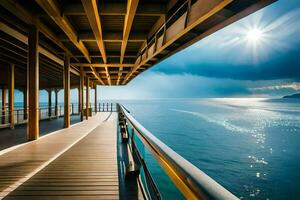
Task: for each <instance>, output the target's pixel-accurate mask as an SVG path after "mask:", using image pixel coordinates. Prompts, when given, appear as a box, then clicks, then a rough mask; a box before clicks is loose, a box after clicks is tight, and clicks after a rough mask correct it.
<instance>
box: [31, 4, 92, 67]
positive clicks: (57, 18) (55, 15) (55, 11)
mask: <svg viewBox="0 0 300 200" xmlns="http://www.w3.org/2000/svg"><path fill="white" fill-rule="evenodd" d="M36 2H37V3H38V4H39V6H40V7H41V8H43V10H44V11H45V12H46V13H47V14H48V15H49V16H50V17H51V18H52V20H53V21H54V22H55V23H56V24H57V25H58V26H59V27H60V28H61V29H62V30H63V32H64V33H65V34H66V35H67V36H68V38H69V39H70V41H71V42H72V43H73V44H74V45H75V46H76V47H77V48H78V50H80V51H81V53H82V54H83V55H84V56H85V58H86V59H87V61H88V62H90V61H91V60H90V56H89V52H88V50H87V49H86V47H85V46H84V44H83V42H80V41H78V40H77V34H76V31H75V29H74V27H73V26H72V25H71V23H70V22H69V20H68V19H67V18H66V17H65V16H61V13H62V12H61V9H60V7H59V5H58V3H57V2H56V1H55V0H47V1H45V0H36Z"/></svg>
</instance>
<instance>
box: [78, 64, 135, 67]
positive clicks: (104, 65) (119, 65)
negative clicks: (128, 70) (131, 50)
mask: <svg viewBox="0 0 300 200" xmlns="http://www.w3.org/2000/svg"><path fill="white" fill-rule="evenodd" d="M72 65H73V66H77V67H90V66H92V67H134V64H126V63H123V64H120V63H109V64H103V63H92V64H90V63H72Z"/></svg>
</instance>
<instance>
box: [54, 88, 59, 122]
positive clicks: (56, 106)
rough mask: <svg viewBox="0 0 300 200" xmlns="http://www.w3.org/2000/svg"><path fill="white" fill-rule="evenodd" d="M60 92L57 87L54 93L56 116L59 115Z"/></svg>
mask: <svg viewBox="0 0 300 200" xmlns="http://www.w3.org/2000/svg"><path fill="white" fill-rule="evenodd" d="M58 92H59V89H55V90H54V93H55V101H54V107H55V108H54V113H55V116H56V117H59V116H58Z"/></svg>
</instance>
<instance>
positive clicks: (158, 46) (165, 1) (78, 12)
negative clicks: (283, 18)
mask: <svg viewBox="0 0 300 200" xmlns="http://www.w3.org/2000/svg"><path fill="white" fill-rule="evenodd" d="M275 1H276V0H247V1H246V0H72V1H70V0H24V1H19V0H0V89H1V96H2V99H1V102H2V103H1V112H0V113H1V120H0V121H1V123H0V128H5V127H9V128H11V129H12V130H13V129H14V127H15V125H17V124H15V119H16V120H17V123H18V119H19V118H20V117H21V118H22V120H23V121H26V123H27V141H29V142H27V143H25V144H22V145H19V146H16V147H12V148H9V149H6V150H3V151H0V199H1V198H5V199H30V200H32V199H118V198H124V199H132V198H133V199H136V198H141V199H161V198H162V197H161V194H160V192H159V188H158V187H157V186H156V184H155V181H154V179H153V178H152V176H151V172H150V170H149V169H148V167H147V165H146V162H145V161H144V159H143V155H142V154H141V153H140V151H139V150H138V145H136V143H135V139H137V138H136V136H138V137H139V138H140V140H141V141H140V142H141V143H143V144H144V145H145V146H146V147H148V149H149V150H150V151H151V152H152V153H153V155H154V157H155V158H156V159H157V160H158V162H159V164H160V165H161V167H162V168H163V169H164V170H165V171H166V173H167V175H168V176H169V177H170V179H171V180H172V181H173V182H174V184H175V185H176V187H177V188H178V189H179V190H180V191H181V192H182V193H183V195H184V196H185V197H186V198H188V199H237V198H236V197H235V196H234V195H233V194H231V193H230V192H229V191H227V190H226V189H225V188H223V187H222V186H221V185H219V184H218V183H216V182H215V181H214V180H213V179H211V178H210V177H208V176H207V175H206V174H205V173H203V172H202V171H201V170H199V169H197V168H196V167H195V166H193V165H192V164H191V163H189V162H188V161H187V160H185V159H184V158H182V157H181V156H180V155H178V154H177V153H176V152H174V151H173V150H172V149H170V148H169V147H168V146H167V145H165V144H164V143H162V142H161V141H160V140H158V139H157V138H156V137H155V136H154V135H152V134H151V133H150V132H149V131H147V130H146V129H145V128H144V127H143V126H142V125H141V124H139V123H138V122H137V121H136V120H135V119H134V118H133V117H132V116H131V115H130V114H129V112H128V111H127V109H126V108H125V107H123V106H120V105H119V106H118V108H119V109H118V110H117V111H118V112H119V113H118V114H117V112H108V111H109V109H108V108H109V105H111V106H110V111H113V108H112V104H108V103H107V104H104V105H106V111H107V112H103V111H104V107H105V106H103V107H102V108H103V110H102V113H98V114H96V115H95V116H93V117H92V113H97V112H100V110H101V109H100V106H98V105H99V104H98V102H97V101H98V99H97V97H98V96H97V85H102V86H111V85H126V84H128V83H129V82H130V81H131V80H133V79H134V78H135V77H137V76H138V75H139V74H141V73H142V72H144V71H145V70H148V69H150V68H151V67H152V66H154V65H156V64H157V63H159V62H161V61H162V60H164V59H166V58H168V57H169V56H172V55H173V54H175V53H177V52H178V51H180V50H182V49H184V48H186V47H188V46H190V45H192V44H194V43H195V42H197V41H199V40H201V39H203V38H205V37H207V36H209V35H211V34H213V33H214V32H217V31H218V30H220V29H222V28H224V27H226V26H228V25H230V24H232V23H234V22H236V21H237V20H239V19H241V18H243V17H245V16H247V15H249V14H251V13H253V12H255V11H257V10H259V9H261V8H263V7H265V6H267V5H269V4H271V3H273V2H275ZM71 89H77V90H78V96H77V102H78V114H80V120H81V121H82V122H80V123H78V124H76V125H72V126H70V115H71V114H72V113H73V114H74V106H73V105H71V93H70V91H71ZM90 89H94V93H95V95H94V98H91V97H90V96H91V92H90ZM17 90H18V91H21V92H22V94H23V95H22V99H23V105H22V107H23V108H22V112H21V113H22V114H20V112H19V109H16V107H15V102H16V99H15V98H16V96H19V95H15V91H17ZM40 90H45V91H47V93H48V106H47V108H46V110H47V111H48V113H47V116H48V117H49V118H51V116H53V115H54V116H61V115H60V114H58V105H59V102H58V99H59V98H58V93H59V91H60V90H63V95H64V97H63V109H60V110H63V112H64V115H63V117H64V120H63V121H64V123H63V125H64V126H63V127H64V128H65V129H62V130H60V131H56V132H54V133H51V134H48V135H47V136H43V137H40V120H41V116H40V111H41V108H40V103H41V102H39V99H40V98H39V91H40ZM52 93H54V95H55V98H54V102H52V96H51V95H52ZM84 94H85V95H84ZM100 95H101V94H100ZM120 95H122V94H120ZM84 96H85V98H84ZM7 97H8V98H7ZM91 99H93V101H94V102H93V103H94V107H92V106H91V102H90V101H91ZM75 101H76V100H75ZM52 104H54V107H53V105H52ZM70 106H71V108H72V109H71V108H70ZM52 108H54V109H53V110H52ZM71 110H72V111H71ZM114 111H116V110H114ZM19 115H21V116H19ZM117 118H119V119H121V121H117ZM84 120H85V121H84ZM118 125H119V127H118ZM129 126H130V128H129ZM117 130H119V131H120V132H122V133H121V135H122V142H120V141H119V140H117ZM123 137H124V138H123ZM118 138H119V137H118ZM120 149H121V150H120ZM119 151H120V152H122V156H124V157H121V156H120V155H119V154H118V152H119ZM120 166H121V167H120ZM120 169H122V170H121V171H122V172H121V173H120ZM118 170H119V171H118ZM119 174H121V175H122V177H123V176H126V178H127V177H129V178H127V179H129V180H126V181H124V179H122V181H120V175H119ZM120 183H122V184H120ZM130 183H132V184H133V186H132V187H131V186H130ZM128 185H129V186H128ZM120 188H121V189H120ZM124 188H126V189H125V190H124V191H125V193H126V192H127V194H125V193H123V192H122V191H123V189H124ZM127 188H133V190H132V191H130V190H131V189H127ZM141 191H142V193H141ZM121 193H122V194H121Z"/></svg>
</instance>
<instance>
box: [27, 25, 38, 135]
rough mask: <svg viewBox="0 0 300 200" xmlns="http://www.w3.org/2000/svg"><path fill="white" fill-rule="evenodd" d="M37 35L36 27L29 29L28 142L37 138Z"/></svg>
mask: <svg viewBox="0 0 300 200" xmlns="http://www.w3.org/2000/svg"><path fill="white" fill-rule="evenodd" d="M38 41H39V33H38V29H37V26H36V25H31V26H30V28H29V37H28V72H27V82H28V84H27V87H28V88H27V91H28V94H29V102H28V103H29V115H28V129H27V138H28V140H36V139H38V137H39V53H38V43H39V42H38Z"/></svg>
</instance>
